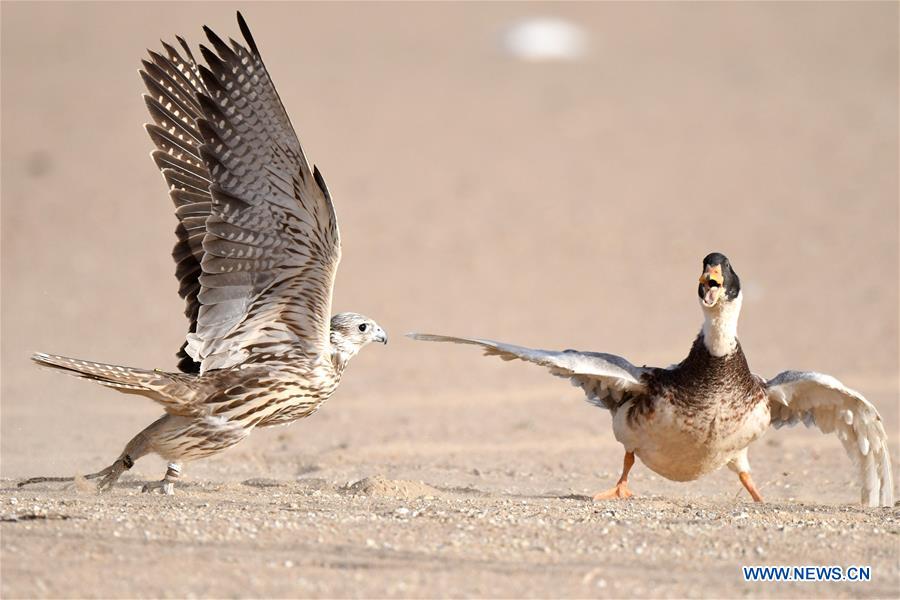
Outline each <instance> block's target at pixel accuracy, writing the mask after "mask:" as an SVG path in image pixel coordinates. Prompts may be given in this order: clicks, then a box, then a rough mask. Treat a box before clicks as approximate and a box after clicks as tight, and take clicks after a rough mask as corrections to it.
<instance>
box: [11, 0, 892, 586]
mask: <svg viewBox="0 0 900 600" xmlns="http://www.w3.org/2000/svg"><path fill="white" fill-rule="evenodd" d="M165 6H166V7H165V8H163V7H162V6H154V5H141V4H132V5H128V6H125V5H99V4H66V5H47V4H42V5H26V4H13V3H3V5H2V157H3V160H2V292H3V296H2V301H3V302H2V407H0V408H2V421H0V423H2V427H0V434H2V439H0V455H2V464H0V476H2V481H0V519H2V520H0V536H2V537H0V595H2V596H3V597H4V598H16V597H35V596H39V597H136V596H139V597H152V596H171V597H201V596H215V597H239V596H319V597H334V596H338V597H345V596H346V597H357V596H406V597H422V596H425V597H431V596H500V597H516V596H534V597H555V596H567V597H572V596H601V597H602V596H613V597H619V596H632V595H636V596H671V597H683V596H692V597H695V596H696V597H723V596H727V597H738V596H751V597H776V596H795V597H808V596H825V597H831V596H843V597H861V596H865V597H896V596H897V595H898V592H900V561H898V556H900V537H898V534H900V525H898V518H900V514H898V509H897V508H888V509H874V510H864V509H861V508H859V507H858V506H857V505H856V504H855V503H856V501H857V499H858V484H857V482H856V481H855V480H854V477H853V473H852V471H851V469H850V468H849V461H848V459H847V458H846V457H845V456H844V454H843V450H842V449H841V446H840V444H839V442H838V441H837V439H834V438H833V437H828V436H823V435H820V434H818V433H817V432H815V431H807V430H803V429H793V430H782V431H778V432H772V433H771V434H770V435H768V436H767V437H766V438H764V439H763V440H762V441H760V442H759V443H758V444H756V445H755V446H754V447H753V448H752V450H751V461H752V463H753V465H754V473H755V477H756V479H757V482H758V484H759V486H760V488H761V489H762V492H763V494H764V495H765V496H766V498H767V500H768V503H767V504H766V505H763V506H756V505H753V504H751V503H749V502H748V498H747V497H746V496H745V494H744V493H743V492H742V490H741V488H740V484H739V483H738V482H737V481H736V479H735V478H734V476H733V475H732V474H731V473H729V472H727V471H723V472H718V473H715V474H713V475H711V476H709V477H706V478H704V479H702V480H700V481H697V482H693V483H688V484H678V483H673V482H669V481H666V480H663V479H662V478H660V477H658V476H655V475H654V474H653V473H652V472H650V471H649V470H648V469H646V468H645V467H643V466H642V465H638V466H637V467H636V468H635V470H634V471H633V475H632V481H633V486H634V488H635V489H636V490H637V491H638V492H639V493H640V494H641V496H640V497H639V498H638V499H635V500H634V501H632V502H620V503H613V504H608V505H606V504H604V505H594V504H592V503H591V502H590V501H588V500H587V496H588V495H589V494H591V493H592V492H595V491H597V490H598V489H602V488H605V487H608V486H610V485H611V484H612V483H613V482H614V481H615V479H616V477H617V475H618V469H619V467H620V464H621V458H622V456H621V449H620V447H619V446H618V445H617V444H616V443H615V441H614V439H613V437H612V434H611V431H610V420H609V416H608V415H607V414H605V413H603V412H602V411H600V410H598V409H595V408H592V407H590V406H589V405H587V404H586V403H585V402H583V400H582V398H581V395H580V393H579V392H578V390H575V389H574V388H571V387H569V386H567V385H566V383H565V382H563V381H560V380H557V379H554V378H551V377H548V376H547V375H545V374H544V373H542V372H541V370H540V369H538V368H536V367H530V366H527V365H520V364H503V363H501V362H500V361H497V360H486V359H482V358H480V357H479V355H478V353H477V352H476V351H474V350H473V349H471V348H460V347H446V346H437V345H423V344H417V343H415V342H412V341H409V340H407V339H404V338H403V337H402V336H401V334H402V333H404V332H406V331H411V330H420V331H422V330H424V331H433V332H440V333H456V334H463V335H480V336H485V337H493V338H495V339H503V340H508V341H512V342H517V343H521V344H525V345H534V346H540V347H548V348H567V347H576V348H584V349H593V350H601V351H608V352H616V353H618V354H622V355H624V356H626V357H628V358H629V359H631V360H632V361H633V362H636V363H638V364H643V363H646V364H670V363H672V362H676V361H678V360H680V359H681V358H682V357H683V355H684V354H685V353H686V351H687V349H688V347H689V345H690V342H691V340H692V339H693V336H694V335H695V334H696V331H697V329H698V328H699V324H700V313H699V310H698V308H697V305H696V302H697V301H696V295H695V285H696V277H697V275H698V274H699V268H700V260H701V258H702V257H703V256H704V255H705V254H706V253H707V252H710V251H712V250H720V251H723V252H725V253H727V254H728V255H729V256H730V257H731V258H732V261H733V263H734V264H735V268H736V269H737V271H738V272H739V273H740V275H741V277H742V281H743V282H744V289H745V302H744V314H743V318H742V321H741V329H740V333H741V340H742V343H743V346H744V349H745V351H746V353H747V354H748V356H749V359H750V361H751V366H752V368H753V369H754V370H755V371H756V372H758V373H760V374H763V375H766V376H771V375H774V374H775V373H777V372H779V371H781V370H784V369H787V368H795V369H816V370H820V371H823V372H826V373H830V374H833V375H835V376H837V377H838V378H840V379H841V380H842V381H844V382H845V383H847V384H848V385H850V386H852V387H854V388H856V389H859V390H860V391H862V392H863V393H864V394H865V395H866V396H867V397H868V398H869V399H870V400H872V401H873V402H874V403H875V404H876V405H877V406H878V407H879V409H880V410H881V411H882V415H883V417H884V419H885V422H886V425H887V429H888V432H889V435H890V436H891V448H892V451H893V454H894V457H895V464H896V463H897V462H900V461H898V460H897V458H896V457H897V449H898V446H897V440H898V439H900V435H898V396H900V390H898V271H900V265H898V206H897V198H898V159H900V155H898V139H897V132H898V110H897V108H898V75H897V73H898V54H900V52H898V6H897V5H896V4H890V3H881V4H871V3H870V4H853V3H828V4H761V3H758V4H740V5H738V4H726V3H716V4H712V3H708V4H691V5H687V4H639V5H618V4H578V5H560V6H549V5H546V6H545V5H537V4H528V5H516V4H503V5H500V4H466V5H433V4H431V5H408V4H394V5H351V4H342V5H312V4H306V5H254V6H250V7H243V8H244V9H245V15H246V16H247V18H248V20H249V21H250V24H251V26H252V27H253V30H254V33H255V35H256V38H257V40H258V42H259V45H260V47H261V49H262V52H263V55H264V57H265V59H266V62H267V64H268V66H269V69H270V71H271V72H272V74H273V77H274V79H275V82H276V84H277V86H278V89H279V91H280V93H281V95H282V97H283V99H284V102H285V104H286V106H287V107H288V111H289V112H290V114H291V115H292V118H293V120H294V123H295V125H296V127H297V129H298V131H299V133H300V135H301V139H302V141H303V143H304V146H305V148H306V150H307V154H308V155H309V156H310V157H311V158H312V159H313V160H314V161H315V162H316V163H317V164H319V165H320V166H321V167H322V170H323V172H324V173H325V175H326V177H327V179H328V182H329V186H330V188H331V190H332V193H333V196H334V197H335V202H336V205H337V210H338V213H339V217H340V223H341V229H342V234H343V240H344V259H343V262H342V265H341V271H340V273H339V277H338V282H337V288H336V295H335V309H336V310H356V311H359V312H364V313H366V314H369V315H371V316H373V317H375V318H376V319H377V320H378V321H379V323H381V324H382V325H383V326H384V327H385V329H387V330H388V332H389V333H390V334H391V336H392V338H391V343H390V345H388V346H387V347H377V348H368V349H367V350H366V351H365V352H363V354H362V355H360V356H359V357H358V358H357V359H355V361H354V364H353V365H351V367H350V369H349V371H348V373H347V375H346V377H345V380H344V382H343V384H342V386H341V388H340V389H339V390H338V392H337V394H336V396H335V397H334V398H333V399H332V400H331V401H330V403H329V404H328V405H327V406H325V408H324V409H323V410H322V411H320V412H319V413H317V414H316V415H315V416H314V417H313V418H311V419H309V420H306V421H303V422H299V423H296V424H294V425H292V426H290V427H287V428H282V429H277V430H268V431H259V432H256V433H255V434H254V435H253V436H251V438H250V439H249V440H247V441H246V442H245V443H243V444H241V445H239V446H238V447H236V448H234V449H233V450H231V451H229V452H228V453H225V454H223V455H221V456H219V457H216V458H213V459H210V460H206V461H202V462H198V463H196V464H190V465H188V466H187V469H186V472H185V478H184V482H183V484H182V485H181V486H180V488H179V489H178V492H177V494H176V496H174V497H172V498H166V497H160V496H148V495H142V494H140V493H139V491H140V486H141V482H142V481H147V480H152V479H158V478H159V477H160V476H161V474H162V470H163V469H164V465H163V464H162V462H161V461H160V460H158V459H156V458H147V459H144V460H142V461H141V462H139V463H138V464H137V465H136V466H135V468H134V469H133V470H132V471H131V472H129V474H128V476H127V477H126V478H124V479H123V480H122V482H121V483H120V485H118V486H117V487H116V488H115V489H114V490H112V491H111V492H110V493H108V494H105V495H96V494H94V493H92V492H90V491H85V490H81V489H79V488H78V487H73V488H71V489H60V487H59V486H51V485H46V486H38V487H35V488H33V489H28V490H18V489H16V488H15V481H16V480H17V479H18V478H21V477H25V476H30V475H36V474H72V473H86V472H89V471H92V470H95V469H98V468H101V467H103V466H105V465H107V464H108V463H109V462H110V461H111V460H112V459H113V458H114V457H115V456H116V455H117V454H118V452H119V451H120V449H121V447H122V446H123V444H124V443H125V442H126V441H127V440H128V439H129V438H130V436H131V435H133V434H134V433H135V432H136V431H138V430H139V429H140V428H141V427H143V426H144V425H145V424H147V423H148V422H149V421H150V420H151V419H153V418H155V416H157V414H158V412H159V411H158V409H157V408H156V407H155V406H153V405H152V403H150V402H149V401H142V400H141V399H139V398H133V397H127V396H121V395H118V394H116V393H114V392H112V391H109V390H104V389H100V388H98V387H95V386H91V385H88V384H86V383H83V382H79V381H76V380H73V379H69V378H65V377H61V376H58V375H55V374H52V373H46V372H42V371H39V370H37V369H35V368H33V367H32V365H31V364H30V363H29V361H28V355H29V353H30V352H32V351H35V350H43V351H49V352H55V353H60V354H67V355H70V356H78V357H83V358H89V359H94V360H101V361H108V362H116V363H122V364H130V365H137V366H144V367H159V368H172V367H173V366H174V356H173V355H174V351H175V350H176V349H177V348H178V346H179V345H180V340H181V339H182V336H183V335H184V328H185V323H184V320H183V318H182V316H181V310H182V306H181V302H180V300H179V299H178V298H177V296H176V294H175V290H176V285H175V280H174V278H173V277H172V272H173V265H172V264H171V261H170V259H169V256H168V254H169V252H170V249H171V244H172V241H173V235H172V233H171V232H172V230H173V229H174V224H175V220H174V217H173V216H172V214H171V206H170V203H169V200H168V198H167V197H166V195H165V189H164V184H163V182H162V180H161V178H160V177H159V174H158V173H157V172H156V169H155V167H154V166H153V164H152V162H151V161H150V160H149V159H148V158H147V153H148V152H149V150H150V147H151V145H150V142H149V140H148V139H146V136H145V134H144V132H143V131H142V129H141V128H140V124H141V123H143V122H145V121H146V120H147V118H146V115H145V109H144V106H143V103H142V101H141V99H140V93H141V91H142V86H141V82H140V79H139V78H138V77H137V75H136V73H135V71H136V69H137V67H138V66H139V62H138V61H139V59H140V57H142V56H144V52H145V49H146V48H148V47H152V48H157V47H158V39H159V38H160V37H162V38H165V39H171V38H172V36H173V35H174V34H176V33H180V34H184V35H187V36H189V39H191V40H193V41H195V42H196V41H198V40H199V35H198V34H199V30H200V26H201V25H202V24H209V25H211V26H213V27H215V28H216V29H217V30H218V31H220V33H223V34H229V35H235V33H236V30H237V28H236V26H235V25H234V22H233V11H234V9H235V8H238V6H237V5H233V6H232V5H215V4H204V5H194V4H191V5H187V6H181V5H178V6H177V8H176V5H174V4H167V5H165ZM547 14H551V15H557V16H562V17H565V18H568V19H570V20H571V21H573V22H576V23H578V24H579V25H580V26H581V27H583V28H584V30H585V31H586V32H587V34H588V36H589V49H588V52H587V54H586V55H585V56H584V57H583V58H582V59H581V60H578V61H574V62H567V63H552V64H530V63H524V62H520V61H517V60H515V59H513V58H511V57H510V56H508V55H507V54H505V53H504V51H503V50H502V48H501V44H500V42H499V40H500V38H501V36H502V34H503V32H504V30H505V29H506V28H507V27H509V26H510V25H511V24H513V23H515V22H516V21H517V20H519V19H522V18H524V17H529V16H535V15H547ZM895 472H896V471H895ZM895 478H896V479H900V476H897V475H896V474H895ZM360 482H361V483H360ZM748 564H787V565H798V564H800V565H805V564H823V565H831V564H839V565H843V566H849V565H870V566H871V567H872V576H873V580H872V581H871V582H868V583H849V582H844V583H817V584H812V583H806V584H799V583H796V584H785V583H782V584H775V583H767V584H760V583H755V584H751V583H744V582H743V580H742V577H741V573H740V566H741V565H748Z"/></svg>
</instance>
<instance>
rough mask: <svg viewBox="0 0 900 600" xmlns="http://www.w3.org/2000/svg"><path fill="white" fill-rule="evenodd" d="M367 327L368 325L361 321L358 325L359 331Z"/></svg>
mask: <svg viewBox="0 0 900 600" xmlns="http://www.w3.org/2000/svg"><path fill="white" fill-rule="evenodd" d="M367 327H368V325H367V324H365V323H363V324H362V325H360V326H359V330H360V331H365V330H366V328H367Z"/></svg>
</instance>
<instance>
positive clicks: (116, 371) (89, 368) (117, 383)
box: [31, 352, 160, 394]
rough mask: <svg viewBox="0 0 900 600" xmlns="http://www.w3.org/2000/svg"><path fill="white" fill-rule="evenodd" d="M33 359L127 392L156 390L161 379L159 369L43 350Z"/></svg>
mask: <svg viewBox="0 0 900 600" xmlns="http://www.w3.org/2000/svg"><path fill="white" fill-rule="evenodd" d="M31 360H33V361H34V362H36V363H37V364H39V365H41V366H42V367H49V368H51V369H56V370H58V371H62V372H63V373H65V374H66V375H73V376H75V377H78V378H80V379H87V380H88V381H93V382H95V383H99V384H100V385H105V386H107V387H111V388H114V389H117V390H119V391H121V392H125V393H138V394H140V393H146V392H151V391H154V386H153V384H154V382H158V381H159V379H160V377H159V376H160V373H159V372H157V371H147V370H146V369H134V368H131V367H122V366H119V365H108V364H104V363H98V362H91V361H87V360H81V359H78V358H68V357H66V356H57V355H55V354H44V353H43V352H36V353H35V354H32V355H31Z"/></svg>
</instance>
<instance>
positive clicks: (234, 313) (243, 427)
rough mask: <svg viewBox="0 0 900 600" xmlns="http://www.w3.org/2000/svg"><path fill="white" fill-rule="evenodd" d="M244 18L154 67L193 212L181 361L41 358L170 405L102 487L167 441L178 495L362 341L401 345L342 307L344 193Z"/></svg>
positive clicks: (172, 164) (152, 86)
mask: <svg viewBox="0 0 900 600" xmlns="http://www.w3.org/2000/svg"><path fill="white" fill-rule="evenodd" d="M237 19H238V24H239V26H240V29H241V32H242V34H243V38H244V43H243V44H242V43H238V42H235V41H234V40H230V43H226V42H224V41H223V40H222V39H221V38H220V37H219V36H217V35H216V34H215V33H214V32H213V31H212V30H210V29H209V28H208V27H204V31H205V33H206V36H207V38H208V40H209V46H211V47H207V46H201V47H200V51H201V53H202V56H203V59H204V60H205V63H206V64H205V65H203V64H200V63H198V62H197V61H196V60H195V59H194V57H193V55H192V53H191V50H190V48H189V46H188V44H187V43H186V42H185V41H184V40H183V39H182V38H180V37H178V38H177V39H178V43H179V45H180V47H181V51H179V50H177V49H176V48H175V47H174V46H172V45H169V44H166V43H163V52H162V53H158V52H153V51H150V59H149V60H144V61H143V68H142V70H141V72H140V73H141V77H142V78H143V80H144V84H145V85H146V86H147V92H148V93H147V94H145V96H144V98H145V101H146V104H147V108H148V110H149V111H150V116H151V117H152V119H153V123H151V124H148V125H147V126H146V129H147V132H148V133H149V134H150V138H151V139H152V140H153V142H154V144H155V145H156V150H154V152H153V154H152V156H153V160H154V161H155V163H156V165H157V166H158V167H159V169H160V170H161V171H162V175H163V177H164V178H165V180H166V182H167V183H168V186H169V195H170V196H171V198H172V200H173V201H174V203H175V214H176V216H177V217H178V226H177V229H176V235H177V242H176V244H175V249H174V252H173V253H172V255H173V257H174V259H175V263H176V265H177V266H176V277H177V278H178V280H179V282H180V289H179V294H180V296H181V297H182V298H183V299H184V300H185V302H186V309H185V315H186V316H187V317H188V320H189V321H190V329H189V332H188V334H187V337H186V340H185V342H184V344H183V345H182V347H181V349H180V351H179V352H178V358H179V363H178V368H179V372H164V371H160V370H155V369H154V370H145V369H135V368H130V367H123V366H117V365H108V364H101V363H96V362H90V361H85V360H78V359H74V358H66V357H63V356H55V355H51V354H43V353H39V354H35V355H34V356H33V357H32V359H33V360H34V361H35V362H36V363H38V364H39V365H42V366H45V367H51V368H53V369H57V370H59V371H62V372H63V373H67V374H69V375H74V376H76V377H80V378H82V379H87V380H89V381H94V382H96V383H99V384H101V385H104V386H107V387H110V388H113V389H115V390H118V391H120V392H124V393H126V394H137V395H139V396H145V397H147V398H150V399H151V400H154V401H155V402H157V403H159V404H160V405H161V406H162V408H163V409H164V410H165V414H164V415H163V416H162V417H160V418H159V419H157V420H156V421H154V422H153V423H151V424H150V425H149V426H148V427H146V428H145V429H144V430H143V431H141V432H140V433H138V434H137V435H136V436H135V437H134V438H133V439H132V440H131V441H130V442H128V444H127V445H126V446H125V449H124V450H123V451H122V453H121V454H120V455H119V457H118V458H117V459H116V460H115V462H113V463H112V464H111V465H110V466H108V467H107V468H105V469H103V470H101V471H99V472H97V473H92V474H90V475H87V476H86V478H87V479H99V488H100V489H106V488H109V487H110V486H112V484H113V483H115V482H116V481H117V480H118V478H119V477H120V476H121V475H122V473H123V472H125V471H126V470H128V469H130V468H131V467H132V466H133V465H134V462H135V461H137V460H138V459H139V458H141V457H142V456H144V455H147V454H150V453H156V454H158V455H160V456H162V457H163V458H164V459H166V460H167V461H168V463H169V464H168V468H167V470H166V474H165V477H164V478H163V479H162V480H161V481H159V482H155V483H151V484H148V485H147V486H145V487H144V491H150V490H159V491H162V492H163V493H165V494H172V493H173V490H174V483H175V481H176V480H177V479H178V478H179V477H180V475H181V469H182V463H185V462H187V461H191V460H195V459H198V458H204V457H207V456H211V455H213V454H217V453H219V452H222V451H223V450H225V449H227V448H229V447H231V446H233V445H235V444H237V443H238V442H240V441H241V440H243V439H244V438H246V437H247V436H248V435H249V434H250V432H251V431H253V429H255V428H257V427H270V426H273V425H283V424H287V423H291V422H293V421H296V420H297V419H301V418H303V417H308V416H310V415H311V414H313V413H314V412H315V411H316V410H318V408H319V407H320V406H321V405H322V403H323V402H325V401H326V400H327V399H328V398H329V397H330V396H331V395H332V393H334V391H335V388H337V386H338V384H339V383H340V380H341V376H342V374H343V372H344V369H345V368H346V366H347V364H348V362H349V361H350V359H352V358H353V357H354V356H355V355H356V354H357V353H358V352H359V351H360V349H361V348H363V347H364V346H366V345H367V344H369V343H371V342H382V343H385V344H386V343H387V334H386V333H385V332H384V330H383V329H382V328H381V327H380V326H379V325H378V324H377V323H376V322H375V321H373V320H372V319H370V318H368V317H365V316H363V315H360V314H355V313H340V314H337V315H334V316H331V300H332V290H333V287H334V278H335V274H336V272H337V267H338V262H339V261H340V258H341V240H340V234H339V232H338V224H337V218H336V216H335V212H334V206H333V204H332V201H331V195H330V194H329V192H328V188H327V187H326V185H325V179H324V178H323V177H322V174H321V173H320V172H319V170H318V168H316V167H313V168H312V169H310V165H309V163H308V162H307V159H306V156H305V155H304V153H303V150H302V148H301V147H300V142H299V140H298V139H297V134H296V133H295V132H294V129H293V127H292V126H291V121H290V119H289V118H288V115H287V113H286V112H285V109H284V106H283V105H282V103H281V100H280V98H279V96H278V92H277V91H276V90H275V87H274V85H273V84H272V80H271V78H270V77H269V73H268V71H267V70H266V67H265V65H264V64H263V61H262V58H261V57H260V53H259V49H258V48H257V45H256V43H255V42H254V40H253V37H252V35H251V34H250V29H249V28H248V27H247V23H246V22H245V21H244V18H243V17H242V16H241V14H240V13H238V15H237ZM72 479H74V478H68V477H36V478H32V479H29V480H27V481H24V482H21V483H20V484H19V485H20V486H21V485H25V484H29V483H37V482H41V481H70V480H72Z"/></svg>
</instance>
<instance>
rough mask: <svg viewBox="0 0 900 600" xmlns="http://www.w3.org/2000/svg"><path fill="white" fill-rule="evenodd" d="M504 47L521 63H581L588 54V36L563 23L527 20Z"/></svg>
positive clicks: (511, 31)
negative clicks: (555, 61) (561, 61)
mask: <svg viewBox="0 0 900 600" xmlns="http://www.w3.org/2000/svg"><path fill="white" fill-rule="evenodd" d="M503 46H504V48H505V49H506V51H507V52H509V53H510V54H512V55H513V56H515V57H516V58H518V59H521V60H531V61H552V60H577V59H579V58H581V57H582V56H584V54H585V51H586V50H587V34H586V33H585V32H584V30H583V29H581V28H580V27H578V26H577V25H575V24H573V23H570V22H569V21H565V20H563V19H557V18H535V19H526V20H524V21H520V22H519V23H516V24H515V25H513V26H512V27H510V28H509V29H508V30H507V31H506V33H505V34H504V36H503Z"/></svg>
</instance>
